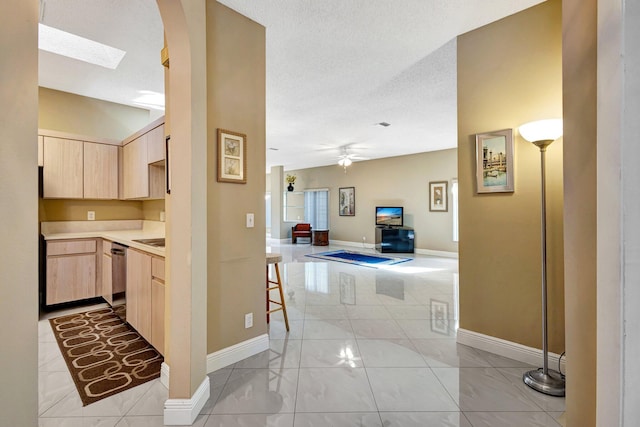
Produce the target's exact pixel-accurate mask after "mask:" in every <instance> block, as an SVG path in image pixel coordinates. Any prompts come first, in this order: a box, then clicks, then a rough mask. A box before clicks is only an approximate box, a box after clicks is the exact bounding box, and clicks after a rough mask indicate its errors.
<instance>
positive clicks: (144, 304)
mask: <svg viewBox="0 0 640 427" xmlns="http://www.w3.org/2000/svg"><path fill="white" fill-rule="evenodd" d="M127 321H128V322H129V324H130V325H131V326H133V327H134V328H135V329H136V330H137V331H138V333H140V335H142V337H144V339H146V340H147V341H148V342H149V343H151V345H153V346H154V347H155V348H156V350H158V351H159V352H160V353H161V354H162V353H164V259H163V258H159V257H156V256H153V255H151V254H148V253H146V252H142V251H138V250H136V249H132V248H129V249H128V250H127Z"/></svg>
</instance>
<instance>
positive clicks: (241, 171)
mask: <svg viewBox="0 0 640 427" xmlns="http://www.w3.org/2000/svg"><path fill="white" fill-rule="evenodd" d="M218 182H232V183H235V184H246V183H247V135H245V134H243V133H237V132H231V131H229V130H224V129H218Z"/></svg>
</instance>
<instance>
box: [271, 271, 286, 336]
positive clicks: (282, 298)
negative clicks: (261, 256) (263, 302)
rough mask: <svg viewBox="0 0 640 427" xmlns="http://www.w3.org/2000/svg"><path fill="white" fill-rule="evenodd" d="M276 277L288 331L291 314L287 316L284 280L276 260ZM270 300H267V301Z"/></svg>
mask: <svg viewBox="0 0 640 427" xmlns="http://www.w3.org/2000/svg"><path fill="white" fill-rule="evenodd" d="M276 277H277V278H278V291H280V302H281V303H282V313H284V324H285V326H286V327H287V332H289V316H287V306H286V303H285V301H284V292H283V291H282V280H280V268H279V267H278V263H277V262H276ZM268 302H269V301H268V300H267V303H268Z"/></svg>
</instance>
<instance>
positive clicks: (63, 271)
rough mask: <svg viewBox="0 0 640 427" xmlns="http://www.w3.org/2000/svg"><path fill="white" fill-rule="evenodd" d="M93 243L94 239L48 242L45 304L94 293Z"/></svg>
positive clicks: (94, 244) (92, 295)
mask: <svg viewBox="0 0 640 427" xmlns="http://www.w3.org/2000/svg"><path fill="white" fill-rule="evenodd" d="M96 247H97V242H96V239H78V240H55V241H48V242H47V276H46V304H47V305H51V304H60V303H63V302H70V301H79V300H83V299H87V298H93V297H95V296H96V295H97V292H96Z"/></svg>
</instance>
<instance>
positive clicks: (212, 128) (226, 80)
mask: <svg viewBox="0 0 640 427" xmlns="http://www.w3.org/2000/svg"><path fill="white" fill-rule="evenodd" d="M207 75H208V78H207V123H208V129H207V133H208V155H207V160H208V165H209V168H208V170H209V174H208V177H207V198H208V200H207V212H208V226H207V227H208V233H209V235H208V295H207V296H208V328H207V335H208V339H207V342H208V349H207V351H208V353H212V352H214V351H217V350H220V349H222V348H225V347H228V346H231V345H233V344H237V343H239V342H242V341H245V340H247V339H250V338H253V337H256V336H259V335H261V334H264V333H266V331H267V329H266V319H265V316H264V313H265V294H264V288H265V277H264V275H265V237H264V236H265V213H264V191H265V173H264V165H265V29H264V27H262V26H261V25H258V24H256V23H255V22H253V21H251V20H249V19H248V18H246V17H244V16H242V15H239V14H238V13H236V12H234V11H232V10H231V9H229V8H227V7H225V6H223V5H221V4H219V3H217V2H207ZM218 128H222V129H227V130H231V131H235V132H241V133H244V134H246V135H247V153H246V154H247V183H246V184H231V183H219V182H217V172H216V171H217V163H216V162H217V151H216V131H217V129H218ZM246 213H254V215H255V227H254V228H246V227H245V214H246ZM250 312H253V314H254V317H253V319H254V326H253V328H250V329H245V328H244V315H245V313H250Z"/></svg>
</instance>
